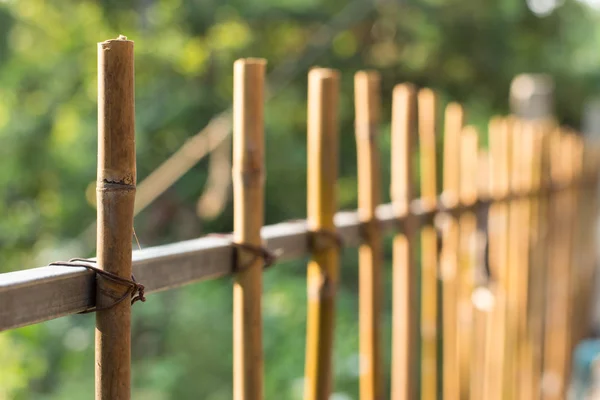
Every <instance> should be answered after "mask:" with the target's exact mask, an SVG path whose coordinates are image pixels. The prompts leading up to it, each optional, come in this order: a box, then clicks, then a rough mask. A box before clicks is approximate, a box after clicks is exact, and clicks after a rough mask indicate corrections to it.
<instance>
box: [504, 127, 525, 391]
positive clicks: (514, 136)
mask: <svg viewBox="0 0 600 400" xmlns="http://www.w3.org/2000/svg"><path fill="white" fill-rule="evenodd" d="M510 127H511V129H510V130H509V133H508V134H509V136H510V139H509V140H510V141H511V143H512V148H511V153H510V160H511V161H510V173H509V174H510V193H511V194H512V195H517V196H518V195H520V194H522V176H523V169H522V165H521V163H522V159H523V157H522V151H523V148H522V143H521V140H520V139H521V138H522V137H523V122H522V121H520V120H514V121H513V123H512V124H511V126H510ZM523 201H524V200H523V199H522V198H514V199H512V200H511V201H509V204H508V268H507V280H506V300H507V303H506V306H507V309H506V312H507V313H506V357H505V375H504V379H505V381H504V382H505V383H504V385H505V389H506V393H507V394H506V396H507V397H508V398H511V399H516V398H517V397H518V393H519V383H520V371H519V363H518V359H519V339H520V336H519V325H520V321H521V318H522V314H523V310H522V309H521V306H520V305H521V289H520V288H521V286H523V284H522V282H523V265H522V257H521V254H522V249H523V226H524V225H526V223H525V221H524V220H523V219H522V218H523V216H522V209H523V207H522V204H523ZM527 223H528V221H527Z"/></svg>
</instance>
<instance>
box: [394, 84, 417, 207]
mask: <svg viewBox="0 0 600 400" xmlns="http://www.w3.org/2000/svg"><path fill="white" fill-rule="evenodd" d="M415 111H416V109H415V87H414V86H413V85H411V84H401V85H396V86H395V87H394V92H393V100H392V138H391V147H392V162H391V164H392V165H391V170H392V176H391V185H390V197H391V199H392V203H393V205H394V211H395V212H396V214H397V215H404V214H407V213H408V210H409V207H410V203H411V201H412V200H413V199H414V198H415V191H416V188H415V185H414V173H413V163H412V155H413V151H414V143H415V137H414V136H415V135H414V129H415Z"/></svg>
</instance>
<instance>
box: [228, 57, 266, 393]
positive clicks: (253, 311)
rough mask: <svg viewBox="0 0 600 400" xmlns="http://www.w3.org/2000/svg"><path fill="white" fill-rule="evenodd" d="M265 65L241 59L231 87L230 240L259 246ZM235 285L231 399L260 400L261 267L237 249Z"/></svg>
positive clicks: (261, 376) (261, 381) (261, 62)
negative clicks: (231, 189)
mask: <svg viewBox="0 0 600 400" xmlns="http://www.w3.org/2000/svg"><path fill="white" fill-rule="evenodd" d="M265 65H266V61H265V60H262V59H240V60H237V61H236V62H235V64H234V78H233V79H234V85H233V163H232V180H233V206H234V227H233V239H234V241H235V242H237V243H245V244H248V245H252V246H261V244H262V241H261V237H260V229H261V227H262V225H263V220H264V216H263V214H264V122H263V109H264V75H265ZM237 263H238V264H237V266H236V267H237V269H239V272H237V273H236V275H235V280H234V284H233V397H234V399H235V400H262V398H263V353H262V316H261V292H262V269H263V262H262V260H260V259H257V257H256V256H255V255H254V254H251V253H249V252H247V251H242V249H239V251H238V257H237Z"/></svg>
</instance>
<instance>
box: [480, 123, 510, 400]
mask: <svg viewBox="0 0 600 400" xmlns="http://www.w3.org/2000/svg"><path fill="white" fill-rule="evenodd" d="M508 133H509V121H508V120H506V119H503V118H494V119H492V120H491V121H490V124H489V140H488V142H489V148H490V150H489V151H490V196H491V198H492V199H499V198H502V197H504V196H506V195H508V193H509V188H510V187H509V182H510V180H509V169H510V140H509V139H510V138H509V135H508ZM488 237H489V264H490V272H491V276H492V281H493V288H492V290H493V294H494V299H495V300H494V308H493V310H492V311H491V314H492V315H491V319H492V322H491V328H490V336H489V342H488V344H487V347H488V349H487V354H488V357H489V358H488V360H489V363H490V369H489V377H488V378H486V380H487V382H488V384H489V386H488V387H487V390H488V391H487V392H486V393H485V395H486V399H490V400H500V399H504V390H505V386H504V364H505V353H506V334H505V333H506V279H507V268H508V204H507V203H495V204H492V205H491V206H490V210H489V215H488Z"/></svg>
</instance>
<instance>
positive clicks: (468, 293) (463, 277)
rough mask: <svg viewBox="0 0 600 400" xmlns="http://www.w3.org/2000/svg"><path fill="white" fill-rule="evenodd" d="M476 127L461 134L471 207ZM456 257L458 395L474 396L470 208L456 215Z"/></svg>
mask: <svg viewBox="0 0 600 400" xmlns="http://www.w3.org/2000/svg"><path fill="white" fill-rule="evenodd" d="M478 138H479V134H478V132H477V130H476V129H475V128H474V127H472V126H467V127H465V128H464V129H463V130H462V132H461V135H460V193H459V199H460V203H461V204H462V205H464V206H472V205H474V204H475V203H476V202H477V194H478V191H477V174H476V171H477V164H478V143H479V141H478ZM458 223H459V238H460V241H459V259H458V295H457V297H458V338H459V341H458V353H459V360H460V365H459V368H460V378H461V398H463V399H464V398H476V397H474V396H473V394H474V393H477V391H478V387H477V385H480V384H481V383H482V381H483V377H482V375H481V372H482V366H481V365H477V363H476V362H475V361H478V360H477V359H476V353H475V352H474V350H475V349H476V348H477V346H475V345H477V344H479V343H477V341H478V340H479V339H482V338H478V337H475V336H474V334H473V333H474V332H473V305H472V304H473V303H472V294H473V290H474V289H475V263H476V262H477V251H478V248H477V218H476V216H475V213H473V212H472V211H467V212H464V213H463V214H462V215H461V216H460V218H459V222H458Z"/></svg>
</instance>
